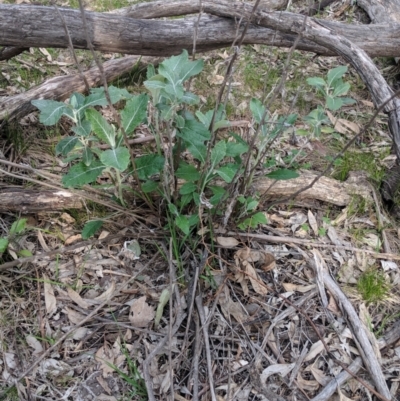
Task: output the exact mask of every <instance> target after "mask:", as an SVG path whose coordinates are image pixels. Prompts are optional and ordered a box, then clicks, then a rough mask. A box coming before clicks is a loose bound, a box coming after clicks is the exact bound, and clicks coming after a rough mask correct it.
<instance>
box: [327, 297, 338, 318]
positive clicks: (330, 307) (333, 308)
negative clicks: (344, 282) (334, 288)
mask: <svg viewBox="0 0 400 401" xmlns="http://www.w3.org/2000/svg"><path fill="white" fill-rule="evenodd" d="M328 310H330V311H331V312H332V313H334V314H335V315H336V316H340V309H339V307H338V304H337V303H336V300H335V298H334V297H333V296H332V295H331V294H329V303H328Z"/></svg>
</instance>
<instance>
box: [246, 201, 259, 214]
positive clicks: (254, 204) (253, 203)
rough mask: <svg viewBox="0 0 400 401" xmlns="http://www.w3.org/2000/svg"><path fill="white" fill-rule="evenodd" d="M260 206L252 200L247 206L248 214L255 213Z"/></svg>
mask: <svg viewBox="0 0 400 401" xmlns="http://www.w3.org/2000/svg"><path fill="white" fill-rule="evenodd" d="M257 206H258V201H256V200H252V201H250V202H249V203H248V204H247V205H246V212H251V211H253V210H254V209H255V208H256V207H257Z"/></svg>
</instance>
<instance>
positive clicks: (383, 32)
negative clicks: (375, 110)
mask: <svg viewBox="0 0 400 401" xmlns="http://www.w3.org/2000/svg"><path fill="white" fill-rule="evenodd" d="M202 3H203V11H204V12H205V13H213V14H218V13H216V12H215V11H216V9H217V8H218V7H219V6H223V3H220V2H218V3H215V4H210V3H211V2H202ZM226 3H227V4H226V5H229V2H226ZM211 6H212V7H211ZM246 6H248V7H249V8H250V9H251V8H252V6H251V5H249V4H247V5H246ZM164 7H165V10H167V8H168V7H169V3H168V2H164ZM171 7H172V6H171ZM181 7H182V10H186V9H191V10H192V11H191V12H196V10H197V11H198V5H197V4H196V2H193V1H191V0H190V1H183V2H182V5H181ZM225 8H226V7H225ZM59 10H60V12H61V13H62V15H63V17H64V19H65V22H66V25H67V27H68V30H69V32H70V35H71V37H72V43H73V45H74V47H75V48H77V49H87V48H88V46H87V43H86V38H85V33H84V31H83V26H82V18H81V15H80V12H79V10H73V9H67V8H60V9H59ZM226 10H229V8H226ZM166 12H167V11H165V13H166ZM171 13H172V11H171V12H170V13H169V14H171ZM223 14H224V16H225V17H233V14H231V15H229V13H226V12H224V13H223ZM269 14H270V15H271V17H272V18H274V19H279V18H281V20H282V21H285V23H287V24H289V25H293V26H294V27H295V26H298V25H299V24H302V21H303V16H301V15H297V14H293V13H287V12H285V13H281V12H269ZM86 16H87V21H88V26H89V30H90V37H91V40H92V42H93V46H94V48H95V49H96V50H100V51H104V52H116V53H125V54H140V55H152V56H170V55H172V54H177V53H180V52H181V51H182V49H187V50H188V51H191V49H192V47H193V32H194V27H195V24H196V21H197V18H193V19H179V20H170V21H158V20H157V21H155V20H137V19H133V18H129V17H125V16H122V15H118V14H102V13H95V12H89V11H88V12H86ZM240 17H241V16H240V15H236V18H238V19H237V20H236V21H239V20H240ZM318 21H321V20H318V19H310V22H313V23H316V24H318ZM255 22H256V21H255ZM323 24H324V26H325V27H326V28H327V29H330V30H331V31H334V32H336V33H337V34H340V35H343V36H344V37H346V38H347V39H348V40H349V41H351V42H353V43H354V44H356V45H357V46H360V47H361V48H362V49H364V50H365V51H366V52H367V53H368V54H370V55H371V56H393V55H397V54H398V49H399V48H400V35H399V34H398V31H399V29H400V27H399V25H395V24H393V25H388V24H382V25H374V26H370V25H350V24H344V23H339V22H333V21H324V22H323ZM257 25H258V24H257V23H256V24H255V25H251V26H250V27H249V30H248V32H247V34H246V36H245V39H244V43H245V44H246V43H247V44H255V43H258V44H267V45H271V46H278V47H290V46H292V44H293V42H294V40H295V38H296V36H297V35H296V32H295V30H292V31H291V32H290V31H289V32H288V31H287V32H282V31H280V30H276V29H274V28H271V27H267V26H264V27H261V26H257ZM243 27H244V23H242V28H241V29H243ZM241 29H239V32H240V30H241ZM237 34H238V29H237V25H236V22H235V21H234V20H232V19H227V18H216V17H210V16H207V15H203V16H202V18H201V19H200V22H199V26H198V37H197V40H196V48H197V51H199V52H202V51H209V50H212V49H217V48H222V47H229V46H231V44H232V42H233V40H234V39H235V38H236V37H237ZM0 46H16V47H56V48H66V47H68V43H67V38H66V35H65V31H64V27H63V24H62V22H61V20H60V19H59V18H58V17H57V13H56V12H55V10H54V9H53V8H52V7H45V6H33V5H9V4H0ZM297 48H298V49H300V50H307V51H312V52H315V53H318V54H321V55H335V54H336V53H335V50H334V49H332V48H329V49H327V48H326V47H324V46H321V45H319V44H318V43H317V44H316V43H315V42H314V41H313V40H312V39H311V40H310V39H307V38H306V37H304V39H303V40H301V41H300V42H299V44H298V46H297Z"/></svg>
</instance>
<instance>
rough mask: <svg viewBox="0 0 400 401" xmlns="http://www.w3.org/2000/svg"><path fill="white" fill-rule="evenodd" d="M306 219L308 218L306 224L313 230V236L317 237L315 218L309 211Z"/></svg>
mask: <svg viewBox="0 0 400 401" xmlns="http://www.w3.org/2000/svg"><path fill="white" fill-rule="evenodd" d="M307 217H308V224H309V225H310V227H311V229H312V230H313V233H314V235H315V236H318V223H317V219H316V218H315V216H314V214H313V212H312V211H311V210H309V211H308V213H307Z"/></svg>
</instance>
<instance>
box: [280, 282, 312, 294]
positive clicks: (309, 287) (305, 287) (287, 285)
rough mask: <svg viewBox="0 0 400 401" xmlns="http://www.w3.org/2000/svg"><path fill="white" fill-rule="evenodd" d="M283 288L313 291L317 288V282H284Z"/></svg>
mask: <svg viewBox="0 0 400 401" xmlns="http://www.w3.org/2000/svg"><path fill="white" fill-rule="evenodd" d="M282 286H283V288H284V289H285V291H290V292H291V291H298V292H302V293H305V292H308V291H311V290H312V289H313V288H315V284H310V285H298V284H292V283H282Z"/></svg>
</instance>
